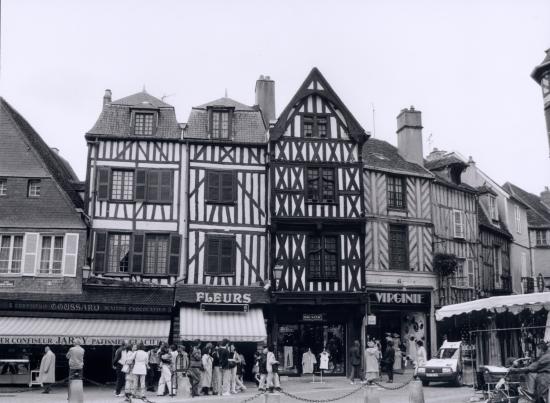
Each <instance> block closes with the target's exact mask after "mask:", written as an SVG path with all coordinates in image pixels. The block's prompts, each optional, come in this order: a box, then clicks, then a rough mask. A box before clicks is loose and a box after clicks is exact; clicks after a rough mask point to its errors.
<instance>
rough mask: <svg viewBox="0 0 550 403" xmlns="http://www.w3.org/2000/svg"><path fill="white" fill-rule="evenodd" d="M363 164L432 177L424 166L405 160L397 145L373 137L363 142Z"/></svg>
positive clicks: (383, 169) (380, 168)
mask: <svg viewBox="0 0 550 403" xmlns="http://www.w3.org/2000/svg"><path fill="white" fill-rule="evenodd" d="M363 164H364V166H365V167H366V168H371V169H376V170H382V171H388V172H395V173H404V174H409V175H416V176H422V177H429V178H432V177H433V175H432V174H431V173H430V172H429V171H428V170H426V169H425V168H424V167H422V166H420V165H417V164H414V163H412V162H408V161H406V160H405V159H404V158H403V157H401V156H400V155H399V153H398V151H397V147H395V146H393V145H391V144H390V143H388V142H387V141H383V140H378V139H374V138H370V139H368V140H367V141H366V142H365V144H363Z"/></svg>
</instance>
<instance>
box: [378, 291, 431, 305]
mask: <svg viewBox="0 0 550 403" xmlns="http://www.w3.org/2000/svg"><path fill="white" fill-rule="evenodd" d="M369 300H370V302H371V304H404V305H427V304H429V294H428V293H425V292H395V291H372V292H369Z"/></svg>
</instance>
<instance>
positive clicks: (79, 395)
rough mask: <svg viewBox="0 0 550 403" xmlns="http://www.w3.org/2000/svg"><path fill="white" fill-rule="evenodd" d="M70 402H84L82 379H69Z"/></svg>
mask: <svg viewBox="0 0 550 403" xmlns="http://www.w3.org/2000/svg"><path fill="white" fill-rule="evenodd" d="M69 403H84V389H83V387H82V379H71V380H70V381H69Z"/></svg>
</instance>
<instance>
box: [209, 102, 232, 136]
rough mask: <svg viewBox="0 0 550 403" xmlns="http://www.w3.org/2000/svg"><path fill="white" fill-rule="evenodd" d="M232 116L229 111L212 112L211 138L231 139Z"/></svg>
mask: <svg viewBox="0 0 550 403" xmlns="http://www.w3.org/2000/svg"><path fill="white" fill-rule="evenodd" d="M231 121H232V114H231V111H230V110H229V109H211V110H210V130H209V132H210V137H211V138H214V139H229V138H230V137H231V123H232V122H231Z"/></svg>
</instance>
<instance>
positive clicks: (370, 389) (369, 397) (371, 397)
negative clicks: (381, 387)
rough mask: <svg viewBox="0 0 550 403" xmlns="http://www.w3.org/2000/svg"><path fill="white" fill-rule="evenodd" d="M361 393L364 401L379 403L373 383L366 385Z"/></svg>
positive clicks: (366, 402)
mask: <svg viewBox="0 0 550 403" xmlns="http://www.w3.org/2000/svg"><path fill="white" fill-rule="evenodd" d="M363 395H364V397H365V403H380V396H379V395H378V390H377V389H376V386H374V385H368V386H367V387H366V388H365V393H364V394H363Z"/></svg>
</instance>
